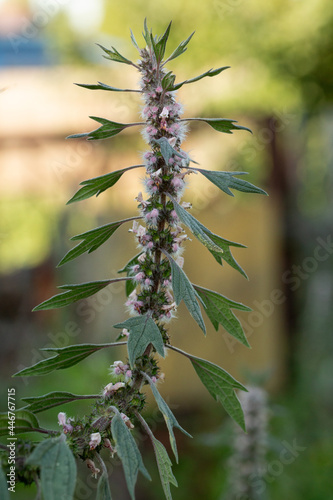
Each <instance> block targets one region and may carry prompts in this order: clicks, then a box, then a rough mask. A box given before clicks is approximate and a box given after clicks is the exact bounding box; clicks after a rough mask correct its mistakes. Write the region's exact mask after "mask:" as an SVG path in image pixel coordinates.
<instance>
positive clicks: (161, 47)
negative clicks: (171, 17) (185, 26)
mask: <svg viewBox="0 0 333 500" xmlns="http://www.w3.org/2000/svg"><path fill="white" fill-rule="evenodd" d="M171 23H172V21H171V22H170V23H169V24H168V27H167V29H166V30H165V33H164V34H163V35H162V36H161V37H160V39H159V40H158V41H157V42H156V43H155V42H154V40H152V44H153V48H154V52H155V56H156V60H157V62H158V63H160V62H161V61H162V59H163V57H164V54H165V47H166V43H167V41H168V38H169V34H170V28H171Z"/></svg>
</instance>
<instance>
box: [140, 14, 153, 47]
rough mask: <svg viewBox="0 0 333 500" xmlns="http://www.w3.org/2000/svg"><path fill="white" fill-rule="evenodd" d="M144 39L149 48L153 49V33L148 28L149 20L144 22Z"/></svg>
mask: <svg viewBox="0 0 333 500" xmlns="http://www.w3.org/2000/svg"><path fill="white" fill-rule="evenodd" d="M142 36H143V38H144V39H145V41H146V44H147V47H151V46H152V45H151V31H149V30H148V26H147V18H145V20H144V22H143V33H142Z"/></svg>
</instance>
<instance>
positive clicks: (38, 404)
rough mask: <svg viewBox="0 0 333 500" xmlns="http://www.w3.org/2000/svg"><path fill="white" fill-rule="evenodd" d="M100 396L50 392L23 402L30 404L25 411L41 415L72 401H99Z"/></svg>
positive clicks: (25, 399) (23, 399)
mask: <svg viewBox="0 0 333 500" xmlns="http://www.w3.org/2000/svg"><path fill="white" fill-rule="evenodd" d="M99 397H100V396H97V395H91V396H86V395H85V396H79V395H77V394H72V393H71V392H60V391H59V392H49V393H48V394H44V395H43V396H37V397H29V398H22V401H24V402H25V403H28V405H27V406H25V407H24V408H23V410H28V411H31V412H33V413H40V412H41V411H46V410H49V409H50V408H54V407H55V406H59V405H64V404H66V403H71V402H72V401H79V400H80V399H97V398H99Z"/></svg>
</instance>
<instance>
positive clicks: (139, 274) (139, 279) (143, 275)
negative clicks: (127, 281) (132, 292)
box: [134, 271, 146, 282]
mask: <svg viewBox="0 0 333 500" xmlns="http://www.w3.org/2000/svg"><path fill="white" fill-rule="evenodd" d="M145 276H146V275H145V273H143V272H142V271H140V272H139V273H138V274H136V275H135V276H134V279H135V281H137V282H140V281H142V280H143V279H145Z"/></svg>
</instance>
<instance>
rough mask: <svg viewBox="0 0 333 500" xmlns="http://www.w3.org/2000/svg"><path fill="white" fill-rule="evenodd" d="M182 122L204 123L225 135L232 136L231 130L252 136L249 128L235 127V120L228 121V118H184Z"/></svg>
mask: <svg viewBox="0 0 333 500" xmlns="http://www.w3.org/2000/svg"><path fill="white" fill-rule="evenodd" d="M183 121H197V122H206V123H208V125H210V126H211V127H213V129H214V130H217V131H218V132H224V133H225V134H232V130H247V131H248V132H251V134H252V131H251V130H250V129H249V128H247V127H242V126H241V125H235V123H237V120H230V119H228V118H185V119H184V120H183Z"/></svg>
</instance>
